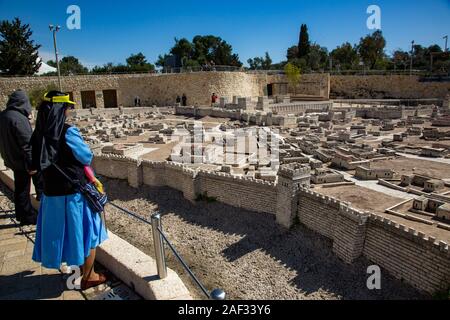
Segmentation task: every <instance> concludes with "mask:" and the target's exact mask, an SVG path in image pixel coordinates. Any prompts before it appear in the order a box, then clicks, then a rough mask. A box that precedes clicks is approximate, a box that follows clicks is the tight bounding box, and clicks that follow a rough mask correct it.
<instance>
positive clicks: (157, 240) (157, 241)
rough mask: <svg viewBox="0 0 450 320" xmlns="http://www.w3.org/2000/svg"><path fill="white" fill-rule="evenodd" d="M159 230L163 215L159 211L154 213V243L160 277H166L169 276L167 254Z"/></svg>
mask: <svg viewBox="0 0 450 320" xmlns="http://www.w3.org/2000/svg"><path fill="white" fill-rule="evenodd" d="M159 230H161V215H160V214H159V213H156V214H154V215H152V233H153V245H154V246H155V257H156V267H157V269H158V276H159V278H160V279H164V278H165V277H167V266H166V256H165V254H164V242H163V238H162V236H161V234H160V231H159Z"/></svg>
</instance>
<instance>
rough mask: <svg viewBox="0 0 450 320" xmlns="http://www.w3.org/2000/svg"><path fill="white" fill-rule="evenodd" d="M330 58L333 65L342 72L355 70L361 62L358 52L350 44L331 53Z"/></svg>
mask: <svg viewBox="0 0 450 320" xmlns="http://www.w3.org/2000/svg"><path fill="white" fill-rule="evenodd" d="M330 57H331V59H332V63H333V65H334V66H336V67H338V68H339V69H340V70H350V69H354V68H356V66H357V65H358V62H359V56H358V50H357V48H356V47H355V46H352V45H351V44H350V43H349V42H345V43H343V44H342V45H341V46H338V47H337V48H336V49H334V50H333V51H331V53H330Z"/></svg>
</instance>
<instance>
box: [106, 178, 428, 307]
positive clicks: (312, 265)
mask: <svg viewBox="0 0 450 320" xmlns="http://www.w3.org/2000/svg"><path fill="white" fill-rule="evenodd" d="M102 181H103V182H104V184H105V188H106V190H107V192H108V196H109V199H110V200H111V201H113V202H114V201H116V203H117V202H119V203H120V202H122V201H123V202H124V203H120V204H121V205H123V206H124V207H125V208H127V209H129V210H134V211H136V212H137V213H139V214H140V215H142V216H143V217H145V218H147V219H150V215H151V213H152V212H151V211H152V208H155V206H156V207H157V210H158V211H159V212H160V213H161V215H162V216H163V218H162V221H163V225H164V216H165V215H168V214H174V215H176V216H178V217H179V218H181V219H182V220H184V221H186V222H188V223H189V224H192V225H196V226H198V227H200V228H205V229H212V230H215V231H218V232H220V233H222V234H223V235H224V236H225V237H226V236H227V235H239V236H240V237H241V240H240V241H238V242H236V243H233V244H231V245H229V246H227V247H226V248H225V249H224V250H223V251H222V252H221V254H222V255H223V256H224V258H225V259H226V260H227V261H228V262H230V263H232V262H237V261H238V260H239V259H241V258H242V257H244V256H245V255H247V254H249V253H251V252H253V251H255V250H262V251H264V252H265V253H267V254H268V255H270V256H271V257H272V259H274V260H275V261H280V262H281V264H284V265H285V266H286V268H289V269H292V270H294V271H295V272H296V274H297V276H296V277H295V278H293V279H292V280H291V283H290V285H292V286H295V287H296V288H297V289H298V290H300V291H302V292H304V293H305V294H306V295H308V294H311V293H314V292H316V291H318V290H323V291H326V292H332V293H334V294H336V295H338V296H339V297H341V298H342V299H415V298H428V296H427V295H424V294H423V293H419V292H418V291H417V290H416V289H414V288H413V287H411V286H409V285H406V284H404V283H402V282H401V281H399V280H396V279H394V278H393V277H391V276H390V275H388V274H387V272H386V271H382V289H381V290H368V289H367V287H366V281H367V278H368V276H369V275H368V274H367V273H366V270H367V267H368V266H369V265H370V262H369V261H367V260H366V259H364V258H360V259H358V261H356V262H355V263H353V264H352V265H348V264H345V263H343V262H342V261H340V260H339V259H338V258H337V257H336V256H335V255H334V254H333V252H332V241H331V240H329V239H327V238H325V237H323V236H320V235H318V234H317V233H315V232H313V231H310V230H308V229H307V228H305V227H303V226H302V225H297V226H295V227H294V228H293V229H292V230H290V231H286V230H284V229H282V228H281V227H279V226H278V225H277V224H276V222H275V216H274V215H271V214H266V213H256V212H251V211H247V210H244V209H239V208H235V207H231V206H228V205H224V204H221V203H218V202H214V203H205V202H197V203H196V204H192V203H190V202H189V201H187V200H185V199H184V198H183V196H182V194H181V193H180V192H178V191H176V190H174V189H170V188H153V187H148V186H143V187H141V188H139V189H134V188H131V187H129V186H128V185H127V182H126V181H120V180H114V179H107V178H102ZM146 210H147V211H148V212H145V211H146ZM153 210H154V209H153ZM208 240H209V239H207V238H205V239H198V245H201V242H205V241H206V242H207V241H208ZM148 246H150V244H148ZM190 260H191V261H188V262H189V263H190V264H191V265H193V266H196V264H198V263H199V262H198V261H197V259H194V258H191V259H190ZM197 267H198V268H199V269H202V268H201V267H200V266H197ZM205 268H206V269H207V267H204V268H203V269H205ZM268 286H270V284H268ZM225 289H226V288H225Z"/></svg>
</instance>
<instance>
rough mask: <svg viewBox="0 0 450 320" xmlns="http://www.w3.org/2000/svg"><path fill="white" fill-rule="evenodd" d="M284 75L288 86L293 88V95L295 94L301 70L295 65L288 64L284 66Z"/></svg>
mask: <svg viewBox="0 0 450 320" xmlns="http://www.w3.org/2000/svg"><path fill="white" fill-rule="evenodd" d="M284 73H285V74H286V77H287V79H288V81H289V84H290V85H291V87H292V88H294V94H295V93H296V87H297V84H298V83H299V82H300V78H301V70H300V68H299V67H297V66H296V65H295V64H293V63H291V62H288V63H287V64H286V65H285V66H284Z"/></svg>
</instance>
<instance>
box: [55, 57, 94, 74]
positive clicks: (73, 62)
mask: <svg viewBox="0 0 450 320" xmlns="http://www.w3.org/2000/svg"><path fill="white" fill-rule="evenodd" d="M47 64H48V65H49V66H51V67H54V68H56V67H57V66H56V62H55V61H53V60H50V61H47ZM59 70H60V72H61V75H62V76H69V75H75V74H86V73H88V72H89V70H88V68H86V67H85V66H83V65H82V64H81V63H80V61H79V60H78V59H77V58H75V57H74V56H67V57H64V58H62V59H61V61H60V62H59ZM54 74H56V72H51V73H49V74H47V75H54Z"/></svg>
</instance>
